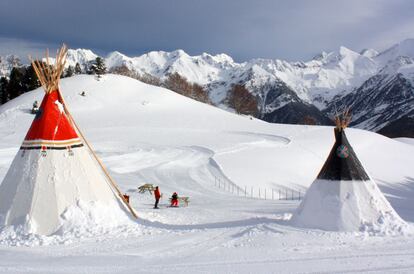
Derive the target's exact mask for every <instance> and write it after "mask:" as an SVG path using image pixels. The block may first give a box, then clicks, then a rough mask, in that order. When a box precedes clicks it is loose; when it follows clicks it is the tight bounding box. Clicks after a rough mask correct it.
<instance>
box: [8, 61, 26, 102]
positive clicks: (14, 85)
mask: <svg viewBox="0 0 414 274" xmlns="http://www.w3.org/2000/svg"><path fill="white" fill-rule="evenodd" d="M24 70H25V69H24V68H17V67H14V68H13V69H12V70H11V72H10V80H9V84H8V85H7V93H8V95H9V99H10V100H11V99H14V98H16V97H17V96H19V95H21V94H22V93H23V92H24V91H25V88H24V87H23V77H24Z"/></svg>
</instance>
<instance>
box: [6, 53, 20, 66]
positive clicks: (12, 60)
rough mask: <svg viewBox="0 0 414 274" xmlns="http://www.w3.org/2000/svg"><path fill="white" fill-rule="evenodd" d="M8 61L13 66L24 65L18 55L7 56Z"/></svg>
mask: <svg viewBox="0 0 414 274" xmlns="http://www.w3.org/2000/svg"><path fill="white" fill-rule="evenodd" d="M7 63H9V64H10V66H11V67H12V68H15V67H21V66H22V63H21V62H20V59H19V57H17V56H16V55H9V56H7Z"/></svg>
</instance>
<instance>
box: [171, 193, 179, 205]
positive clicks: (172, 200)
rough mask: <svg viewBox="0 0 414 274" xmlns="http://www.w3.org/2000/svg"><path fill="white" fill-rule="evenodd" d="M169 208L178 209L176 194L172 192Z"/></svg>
mask: <svg viewBox="0 0 414 274" xmlns="http://www.w3.org/2000/svg"><path fill="white" fill-rule="evenodd" d="M171 207H178V194H177V192H174V193H173V195H172V196H171Z"/></svg>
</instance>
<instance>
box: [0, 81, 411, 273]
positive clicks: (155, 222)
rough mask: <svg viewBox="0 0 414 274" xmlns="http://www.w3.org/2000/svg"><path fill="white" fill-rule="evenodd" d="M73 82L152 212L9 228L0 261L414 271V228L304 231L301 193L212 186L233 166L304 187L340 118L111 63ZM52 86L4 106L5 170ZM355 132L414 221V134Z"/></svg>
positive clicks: (13, 264)
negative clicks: (259, 109) (149, 78)
mask: <svg viewBox="0 0 414 274" xmlns="http://www.w3.org/2000/svg"><path fill="white" fill-rule="evenodd" d="M84 90H85V91H86V94H87V95H86V97H82V96H79V93H80V92H81V91H84ZM62 92H63V94H64V96H65V97H66V99H67V101H68V106H69V108H70V110H72V112H73V115H74V116H75V119H76V120H77V121H78V123H79V126H80V127H81V129H82V130H83V131H84V133H85V135H86V138H88V140H89V141H90V142H91V144H92V146H93V147H94V148H95V150H96V152H97V154H98V155H99V156H100V157H101V158H102V160H103V162H104V163H105V165H106V166H107V167H108V169H109V171H110V173H111V175H113V176H114V178H115V179H116V181H117V182H118V183H119V185H120V187H121V189H122V191H123V192H125V193H128V194H129V195H131V203H132V205H133V207H134V208H135V209H136V210H137V212H138V214H139V216H140V219H139V220H138V221H137V222H135V223H134V222H128V223H113V222H112V220H111V219H104V222H105V223H107V224H108V226H105V225H103V226H98V225H95V226H94V225H92V224H89V223H86V224H84V225H79V227H78V228H76V229H74V230H73V231H67V232H66V233H64V234H61V235H60V234H59V235H55V236H52V237H40V236H33V235H32V236H26V237H23V236H22V235H18V234H17V235H14V234H13V233H12V232H10V231H3V232H2V233H0V257H1V259H0V271H2V272H6V273H10V272H12V273H13V272H15V273H23V272H41V273H48V272H54V273H56V272H61V273H73V272H94V273H96V272H106V273H113V272H126V271H128V272H142V273H160V272H161V273H166V272H169V273H170V272H172V271H173V272H174V271H175V272H179V273H181V272H190V273H206V272H207V273H220V272H226V273H229V272H230V273H231V272H238V273H243V272H244V273H251V272H262V273H263V272H265V273H268V272H278V273H280V272H282V273H283V272H286V273H292V272H329V273H332V272H340V273H344V272H363V271H374V272H375V271H377V272H387V273H390V272H393V271H394V272H398V273H401V272H407V273H409V272H412V271H413V269H414V264H413V261H414V238H413V236H411V235H410V234H404V235H395V236H393V235H388V236H369V235H367V234H364V233H329V232H324V231H315V230H313V231H307V230H303V229H298V228H294V227H292V226H290V225H289V222H288V219H289V218H290V213H291V212H292V211H293V210H295V209H296V207H297V206H298V201H272V200H266V201H265V200H259V199H248V198H245V197H242V196H240V197H239V196H237V195H234V194H231V193H229V192H225V191H223V190H222V189H218V188H217V187H215V186H214V178H215V177H221V178H224V179H225V180H227V181H228V182H229V183H234V184H235V185H237V186H240V187H243V186H245V185H247V186H260V187H269V188H272V187H291V188H296V187H302V188H306V187H308V186H309V185H310V183H311V182H312V181H313V179H314V178H315V176H316V174H317V173H318V172H319V169H320V168H321V165H322V163H323V162H324V161H325V159H326V156H327V155H328V153H329V150H330V148H331V146H332V143H333V134H332V128H326V127H306V126H288V125H274V124H267V123H264V122H262V121H258V120H256V119H250V118H249V117H242V116H237V115H233V114H230V113H228V112H225V111H222V110H219V109H216V108H214V107H211V106H208V105H204V104H201V103H198V102H195V101H192V100H190V99H188V98H184V97H181V96H179V95H177V94H175V93H173V92H170V91H168V90H165V89H161V88H156V87H151V86H147V85H144V84H142V83H140V82H138V81H135V80H132V79H128V78H125V77H120V76H113V75H107V76H105V77H104V78H103V79H102V80H101V81H99V82H98V81H96V80H95V79H94V78H93V77H92V76H78V77H73V78H70V79H64V80H63V81H62ZM41 97H42V91H40V90H38V91H35V92H32V93H29V94H25V95H23V96H21V97H19V98H17V99H16V100H13V101H12V102H10V103H8V104H6V105H4V106H1V107H0V140H1V142H0V179H2V178H3V177H4V175H5V173H6V171H7V169H8V167H9V165H10V163H11V160H12V159H13V157H14V155H15V153H16V151H17V149H18V147H19V145H20V143H21V141H22V140H23V138H24V134H25V133H26V132H27V129H28V126H29V125H30V123H31V120H32V119H33V116H32V115H30V114H29V112H28V110H29V109H30V107H31V104H32V103H33V101H34V100H40V98H41ZM347 134H348V137H349V139H350V141H351V142H352V143H353V146H354V149H355V150H356V152H357V153H358V156H360V159H361V161H362V162H363V164H364V165H365V166H366V168H367V170H368V172H370V173H371V175H372V176H373V177H374V179H376V180H377V181H378V182H379V186H380V188H381V189H382V191H384V193H385V194H386V196H387V198H388V199H389V200H390V201H391V203H392V204H393V206H394V207H395V209H396V210H397V211H398V213H399V214H400V215H401V216H402V217H403V218H404V219H405V220H407V221H409V222H413V221H414V214H413V212H414V203H412V201H413V199H414V169H413V168H412V155H414V146H412V145H409V144H404V143H402V142H398V141H393V140H390V139H388V138H385V137H382V136H379V135H377V134H373V133H369V132H365V131H360V130H350V131H349V133H347ZM143 183H153V184H154V185H159V186H160V188H161V192H163V193H164V197H163V199H162V200H161V204H160V206H161V209H160V210H154V209H152V206H153V202H154V200H153V197H152V196H151V195H149V194H142V195H140V194H138V193H137V192H136V191H135V190H136V188H137V187H138V186H139V185H141V184H143ZM173 191H177V192H178V193H179V194H181V195H184V196H189V197H190V200H191V201H190V205H189V206H188V207H180V208H167V205H168V197H169V196H170V195H171V193H172V192H173ZM14 245H23V246H14ZM39 245H40V246H39Z"/></svg>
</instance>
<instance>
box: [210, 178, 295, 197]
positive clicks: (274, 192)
mask: <svg viewBox="0 0 414 274" xmlns="http://www.w3.org/2000/svg"><path fill="white" fill-rule="evenodd" d="M214 178H215V180H214V186H215V187H217V188H219V189H222V190H224V191H227V192H229V193H232V194H235V195H237V196H241V197H246V198H252V199H264V200H285V201H286V200H302V198H303V196H302V193H303V192H302V191H301V190H295V189H292V188H280V187H279V188H265V187H254V186H244V187H240V186H237V185H235V184H234V183H232V182H230V181H228V180H224V179H221V178H218V177H214Z"/></svg>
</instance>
